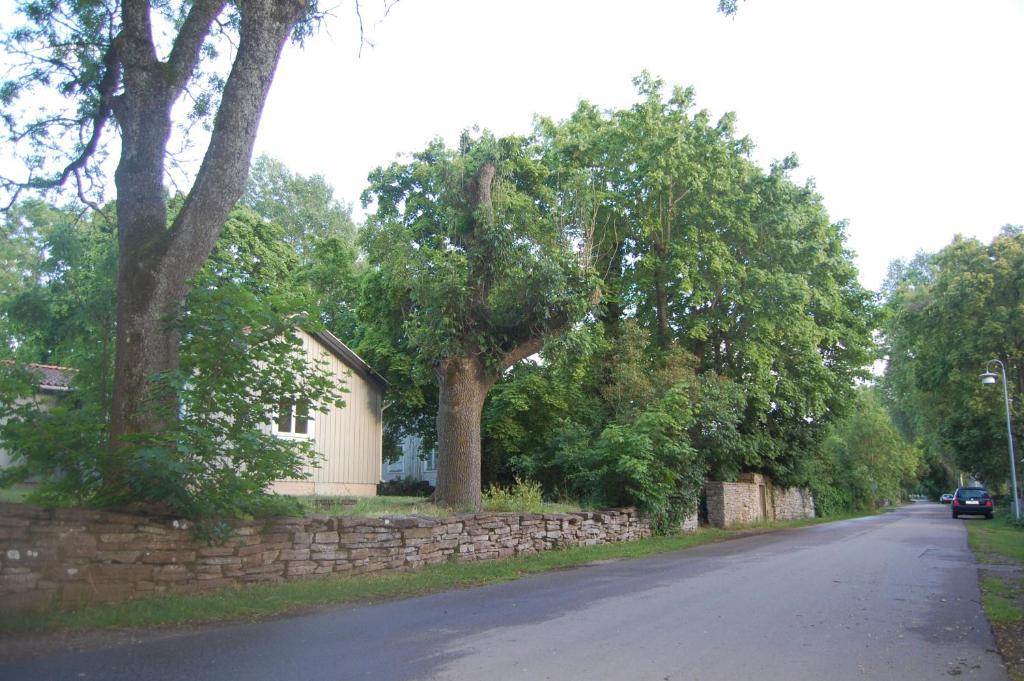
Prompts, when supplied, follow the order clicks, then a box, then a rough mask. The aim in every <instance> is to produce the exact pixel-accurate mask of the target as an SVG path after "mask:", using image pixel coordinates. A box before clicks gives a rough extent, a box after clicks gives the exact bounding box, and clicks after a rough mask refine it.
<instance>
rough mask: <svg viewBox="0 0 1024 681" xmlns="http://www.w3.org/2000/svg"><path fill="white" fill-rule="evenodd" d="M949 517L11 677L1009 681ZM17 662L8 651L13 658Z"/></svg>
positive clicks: (247, 629) (373, 608)
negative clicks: (955, 679)
mask: <svg viewBox="0 0 1024 681" xmlns="http://www.w3.org/2000/svg"><path fill="white" fill-rule="evenodd" d="M965 522H984V521H983V520H975V519H968V520H966V521H963V520H958V521H954V520H952V519H951V518H950V517H949V511H948V507H941V506H938V505H936V504H916V505H914V506H911V507H908V508H905V509H900V510H897V511H895V512H892V513H887V514H884V515H881V516H875V517H870V518H861V519H858V520H851V521H844V522H839V523H831V524H827V525H818V526H814V527H808V528H804V529H799V530H790V531H785V532H778V533H773V534H769V535H760V536H752V537H747V538H743V539H737V540H732V541H728V542H723V543H719V544H714V545H708V546H703V547H699V548H697V549H691V550H689V551H685V552H680V553H676V554H671V555H663V556H658V557H655V558H650V559H644V560H637V561H618V562H605V563H601V564H592V565H588V566H585V567H582V568H579V569H574V570H567V571H561V572H555V573H548V574H545V575H539V576H535V577H531V578H528V579H523V580H521V581H518V582H514V583H509V584H502V585H498V586H492V587H483V588H476V589H468V590H462V591H454V592H450V593H444V594H437V595H433V596H427V597H423V598H415V599H409V600H403V601H395V602H390V603H385V604H381V605H370V606H360V607H340V608H336V609H331V610H328V611H322V612H317V613H314V614H309V615H303V616H298V617H290V618H282V619H278V620H274V621H269V622H262V623H258V624H245V625H232V626H222V627H215V628H204V629H202V630H199V631H193V632H182V633H177V634H173V635H166V634H163V635H160V636H158V637H155V638H150V639H149V640H144V641H141V642H136V643H128V644H122V645H117V646H114V647H106V648H100V649H94V650H89V651H86V652H76V653H66V654H58V655H55V656H49V657H43V658H35V659H29V660H22V661H20V662H17V663H9V664H6V665H3V666H0V679H3V680H5V681H15V680H21V679H24V680H26V681H44V680H48V679H75V680H79V679H87V680H98V679H131V680H132V681H135V680H147V681H158V680H161V679H188V680H190V681H204V680H206V679H218V680H228V679H244V680H245V681H263V680H267V681H271V680H272V681H290V680H294V681H306V680H309V681H313V680H317V681H320V680H332V681H334V680H348V679H373V680H374V681H399V680H403V679H439V680H441V679H443V680H446V681H449V680H450V681H506V680H523V681H538V680H541V679H555V680H560V681H570V680H576V679H579V680H581V681H582V680H586V681H600V680H603V679H614V680H621V681H641V680H651V681H684V680H685V681H693V680H707V681H710V680H712V679H713V680H715V681H732V680H744V679H759V680H760V679H766V680H767V679H782V680H785V681H803V680H821V681H827V680H833V679H857V680H870V681H882V680H885V679H899V680H900V681H916V680H924V679H943V678H947V677H948V676H959V677H961V678H965V679H972V680H982V679H984V680H986V681H987V680H990V679H998V680H1001V681H1005V679H1006V678H1007V676H1006V672H1005V671H1004V669H1003V666H1002V662H1001V660H1000V658H999V655H998V653H996V652H995V643H994V641H993V638H992V634H991V631H990V629H989V626H988V624H987V622H986V620H985V618H984V615H983V614H982V610H981V606H980V604H979V600H980V595H979V591H978V578H977V569H976V567H975V563H974V558H973V557H972V555H971V553H970V551H969V550H968V548H967V539H966V531H965V529H964V526H963V525H964V523H965ZM0 645H2V641H0Z"/></svg>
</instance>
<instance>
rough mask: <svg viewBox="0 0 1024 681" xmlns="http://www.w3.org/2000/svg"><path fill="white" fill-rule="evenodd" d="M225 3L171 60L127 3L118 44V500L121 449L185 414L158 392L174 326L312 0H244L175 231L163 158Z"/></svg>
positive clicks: (197, 25) (174, 348)
mask: <svg viewBox="0 0 1024 681" xmlns="http://www.w3.org/2000/svg"><path fill="white" fill-rule="evenodd" d="M224 5H225V2H224V0H196V2H194V3H193V5H192V8H191V10H190V11H189V15H188V17H187V18H186V19H185V21H184V22H183V24H182V26H181V29H180V30H179V33H178V35H177V37H176V38H175V42H174V46H173V48H172V50H171V54H170V56H169V57H168V59H167V61H166V62H161V61H159V60H158V59H157V56H156V49H155V46H154V40H153V35H152V26H151V25H150V20H149V11H150V8H149V5H148V3H144V2H124V3H123V4H122V31H121V34H120V35H119V36H118V38H117V40H116V41H115V45H114V46H112V50H116V51H115V52H114V55H115V56H116V58H117V61H118V64H119V68H120V69H122V72H123V92H122V93H121V94H120V95H118V96H117V97H116V98H115V101H114V102H113V105H112V109H113V114H114V117H115V119H116V120H117V122H118V124H119V126H120V128H121V157H120V161H119V163H118V167H117V171H116V173H115V183H116V186H117V228H118V243H119V253H118V285H117V295H118V301H117V349H116V353H117V354H116V360H115V365H114V392H113V395H112V400H111V423H110V436H111V448H110V452H109V453H108V454H107V455H106V457H105V459H104V461H103V462H101V468H102V469H103V471H102V472H103V474H104V485H105V486H106V487H107V488H108V490H109V491H110V492H111V493H112V498H116V496H117V490H118V487H119V485H120V483H121V479H120V478H121V475H122V472H123V470H124V468H123V467H124V461H123V457H122V456H121V455H120V450H121V449H122V446H123V445H124V444H125V442H126V441H128V440H129V439H131V437H132V436H133V435H137V434H146V433H155V432H158V431H159V430H161V429H162V428H164V427H165V426H166V425H167V423H168V421H169V420H171V419H174V418H176V417H177V413H176V409H175V404H174V399H175V398H174V396H173V395H154V394H153V390H152V388H153V384H152V378H153V376H154V375H155V374H158V373H163V372H167V371H173V370H175V369H177V368H178V364H179V356H178V335H177V333H176V332H175V331H174V329H173V327H172V325H171V323H172V322H173V320H174V318H175V317H176V316H177V314H178V312H179V311H180V309H181V305H182V303H183V302H184V299H185V295H186V293H187V292H188V282H189V280H190V279H191V277H193V276H194V275H195V274H196V272H198V271H199V268H200V267H202V265H203V263H204V262H205V261H206V259H207V257H209V254H210V252H211V250H212V249H213V246H214V244H215V243H216V240H217V237H218V236H219V234H220V231H221V229H222V227H223V225H224V221H225V220H226V219H227V216H228V213H229V211H230V210H231V208H232V206H234V204H235V203H236V202H237V201H238V199H239V197H240V196H241V194H242V190H243V188H244V185H245V178H246V175H247V173H248V168H249V159H250V157H251V155H252V147H253V143H254V141H255V138H256V130H257V127H258V125H259V120H260V116H261V114H262V111H263V104H264V102H265V101H266V97H267V93H268V92H269V89H270V84H271V82H272V81H273V77H274V71H275V69H276V67H277V62H278V59H279V57H280V54H281V50H282V48H283V47H284V42H285V40H286V39H287V38H288V36H289V34H290V33H291V31H292V28H293V27H294V26H295V23H296V22H297V21H298V20H299V18H300V17H301V15H302V13H303V11H304V9H305V5H306V0H290V1H288V2H283V1H281V0H248V1H247V2H243V3H239V6H238V7H239V11H240V14H241V23H240V26H239V39H238V51H237V53H236V56H235V60H234V63H233V65H232V68H231V73H230V74H229V76H228V78H227V81H226V83H225V86H224V92H223V95H222V97H221V104H220V107H219V108H218V110H217V114H216V116H215V118H214V123H213V129H212V132H211V135H210V144H209V147H208V148H207V151H206V154H205V156H204V158H203V163H202V165H201V167H200V168H199V171H198V173H197V175H196V180H195V183H194V184H193V186H192V189H191V191H190V192H189V194H188V196H187V198H186V200H185V203H184V205H183V206H182V208H181V210H180V211H179V213H178V215H177V216H176V218H175V220H174V223H173V224H172V225H170V226H168V224H167V207H166V203H165V200H164V157H165V155H166V147H167V142H168V140H169V138H170V131H171V125H172V123H171V113H172V108H173V107H174V104H175V102H176V101H177V99H178V98H179V96H180V94H181V93H182V91H183V89H184V87H185V86H186V84H187V83H188V82H189V79H190V78H191V77H192V75H193V72H194V70H195V68H196V65H197V63H198V61H199V55H200V51H201V49H202V45H203V42H204V41H205V38H206V36H207V35H208V32H209V27H210V25H211V23H212V22H213V21H214V20H215V19H216V17H217V16H218V14H220V12H221V11H222V9H223V7H224Z"/></svg>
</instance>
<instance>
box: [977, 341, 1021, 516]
mask: <svg viewBox="0 0 1024 681" xmlns="http://www.w3.org/2000/svg"><path fill="white" fill-rule="evenodd" d="M993 364H998V365H999V370H1000V371H1001V372H1002V374H1003V403H1004V404H1005V405H1006V438H1007V441H1008V442H1009V443H1010V480H1011V481H1012V482H1013V517H1014V518H1015V519H1017V520H1020V498H1019V497H1018V496H1017V463H1016V458H1017V457H1016V456H1015V455H1014V453H1013V427H1012V426H1011V425H1010V392H1009V390H1007V388H1006V367H1005V366H1003V363H1002V362H1001V361H1000V360H998V359H992V360H989V361H988V362H986V364H985V373H983V374H982V375H981V383H982V385H994V384H995V382H996V378H998V376H997V375H996V374H994V373H992V371H991V370H990V369H989V367H991V366H992V365H993Z"/></svg>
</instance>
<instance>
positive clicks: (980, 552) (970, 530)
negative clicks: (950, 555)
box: [965, 509, 1024, 681]
mask: <svg viewBox="0 0 1024 681" xmlns="http://www.w3.org/2000/svg"><path fill="white" fill-rule="evenodd" d="M965 523H966V525H967V536H968V541H969V542H970V545H971V548H972V549H973V550H974V554H975V556H976V557H977V559H978V562H979V563H981V564H983V565H986V564H987V565H991V566H993V569H988V570H986V569H984V567H982V569H981V570H980V574H981V575H982V578H981V595H982V605H983V606H984V608H985V615H986V616H987V617H988V620H989V622H990V623H991V624H992V630H993V632H994V633H995V637H996V642H997V643H998V645H999V652H1000V653H1001V654H1002V656H1003V660H1004V661H1005V662H1006V666H1007V669H1008V671H1009V672H1010V676H1011V678H1012V679H1014V680H1015V681H1020V680H1022V679H1024V524H1022V523H1017V522H1015V521H1014V520H1013V515H1012V511H1010V510H1009V509H1005V510H1003V512H1002V513H999V514H998V515H997V516H996V519H995V520H992V521H989V522H982V521H965Z"/></svg>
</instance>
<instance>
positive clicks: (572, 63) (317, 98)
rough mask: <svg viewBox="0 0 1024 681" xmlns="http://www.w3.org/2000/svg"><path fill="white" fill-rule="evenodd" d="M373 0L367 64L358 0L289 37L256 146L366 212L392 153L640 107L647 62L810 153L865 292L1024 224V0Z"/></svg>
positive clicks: (761, 148) (701, 97)
mask: <svg viewBox="0 0 1024 681" xmlns="http://www.w3.org/2000/svg"><path fill="white" fill-rule="evenodd" d="M363 4H364V7H363V10H364V18H365V19H366V20H367V22H368V26H367V28H368V33H369V38H370V39H371V40H372V41H373V43H374V45H375V46H374V47H373V48H372V49H364V51H363V55H362V57H358V54H357V52H358V50H357V38H356V34H355V33H354V32H353V29H352V26H353V25H354V22H355V16H354V13H353V11H352V4H351V2H350V1H349V2H343V4H341V5H340V6H339V7H338V8H337V9H336V10H335V17H334V18H333V19H332V20H330V21H328V23H327V24H326V26H325V29H326V30H325V32H323V33H321V34H320V35H319V36H317V37H315V38H314V39H313V40H311V41H310V42H309V44H308V45H307V46H306V47H305V49H302V50H300V49H298V48H295V47H289V48H288V49H287V50H286V53H285V56H284V58H283V60H282V62H281V65H280V67H279V70H278V74H277V78H276V81H275V84H274V86H273V89H272V91H271V95H270V99H269V101H268V102H267V106H266V110H265V113H264V117H263V122H262V124H261V129H260V134H259V139H258V141H257V149H256V153H257V154H259V153H266V154H270V155H271V156H274V157H276V158H278V159H280V160H281V161H283V162H284V163H285V164H286V165H287V166H288V167H289V168H291V169H292V170H293V171H295V172H299V173H302V174H304V175H308V174H312V173H322V174H323V175H324V176H325V177H326V178H327V180H328V181H329V182H330V183H331V184H332V185H333V186H334V188H335V193H336V196H337V197H338V199H339V200H342V201H344V202H351V203H353V204H355V205H356V208H357V210H356V213H357V215H361V211H360V210H359V209H358V199H359V194H360V192H361V191H362V190H363V188H364V187H365V180H366V175H367V173H368V172H369V171H370V170H372V169H373V168H374V167H376V166H378V165H382V164H386V163H389V162H390V161H391V160H393V159H394V158H395V155H396V154H398V153H407V152H412V151H417V150H419V149H421V148H423V147H424V146H425V145H426V143H427V141H428V140H429V139H431V138H432V137H434V136H436V135H441V136H443V137H445V138H446V139H447V140H448V141H449V142H454V141H455V140H457V137H458V134H459V132H460V131H461V130H462V129H463V128H466V127H470V126H472V125H479V126H480V127H483V128H488V129H490V130H492V131H494V132H495V133H497V134H508V133H526V132H528V131H529V130H530V129H531V125H532V120H533V115H534V114H542V115H546V116H551V117H553V118H556V119H562V118H564V117H566V116H568V115H569V114H570V113H571V111H572V110H573V109H574V108H575V106H576V103H577V102H578V101H579V100H580V99H588V100H590V101H592V102H594V103H595V104H597V105H598V106H601V107H602V108H611V107H622V106H628V105H629V104H631V103H632V102H633V101H634V99H635V95H634V91H633V87H632V84H631V79H632V77H633V76H635V75H637V74H638V73H639V72H640V71H641V70H643V69H647V70H649V71H650V72H651V73H652V74H654V75H655V76H658V77H660V78H662V79H663V80H665V82H666V85H667V86H668V87H671V86H673V85H693V86H694V87H695V88H696V91H697V106H698V108H706V109H708V110H710V111H711V112H712V114H713V115H714V116H716V117H717V116H718V115H720V114H722V113H724V112H726V111H735V112H736V113H737V115H738V127H739V131H740V133H742V134H748V135H750V136H751V137H752V139H753V140H754V142H755V143H756V144H757V152H756V158H757V159H758V161H759V162H761V163H762V165H766V164H767V163H768V162H769V161H771V160H772V159H777V158H782V157H783V156H785V155H786V154H787V153H789V152H796V153H797V154H798V155H799V157H800V162H801V171H800V174H799V175H797V177H798V178H799V179H800V180H801V181H802V179H803V178H804V177H807V176H810V177H814V178H815V180H816V182H817V187H818V191H819V192H820V193H821V194H822V195H823V196H824V197H825V203H826V205H827V207H828V209H829V212H830V214H831V216H832V218H833V219H835V220H838V219H842V218H846V219H848V220H849V221H850V227H849V231H848V237H849V241H848V243H849V246H850V248H851V249H852V250H854V251H855V252H856V253H857V264H858V266H859V268H860V270H861V281H862V283H863V284H864V285H865V286H867V287H868V288H871V289H877V288H878V287H879V285H880V283H881V281H882V279H883V277H884V275H885V271H886V267H887V265H888V263H889V261H890V260H892V259H894V258H899V257H910V256H912V255H913V254H914V253H915V252H916V251H918V250H920V249H925V250H929V251H933V250H937V249H939V248H941V247H942V246H944V245H945V244H947V243H948V242H949V241H950V240H951V239H952V237H953V235H954V234H956V233H962V234H965V235H973V236H977V237H979V238H981V239H983V240H986V241H987V240H989V239H991V237H992V236H993V235H994V234H995V233H996V232H997V231H998V229H999V227H1000V226H1002V225H1003V224H1006V223H1017V224H1024V192H1022V187H1024V128H1022V125H1021V121H1024V69H1022V67H1024V0H959V1H954V0H841V1H840V0H747V1H746V2H742V3H741V4H740V11H739V13H738V15H737V16H736V17H735V18H727V17H723V16H722V15H720V14H718V13H717V12H716V11H715V10H716V7H717V0H674V1H670V0H662V1H656V0H633V1H632V2H623V1H621V0H619V1H612V0H515V1H513V0H500V1H499V0H401V2H399V3H398V4H397V5H396V6H395V7H394V8H393V9H392V11H391V14H390V16H388V17H387V18H386V19H385V20H384V21H383V22H380V23H375V17H376V16H379V8H380V0H363ZM374 13H376V15H375V14H374Z"/></svg>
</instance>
